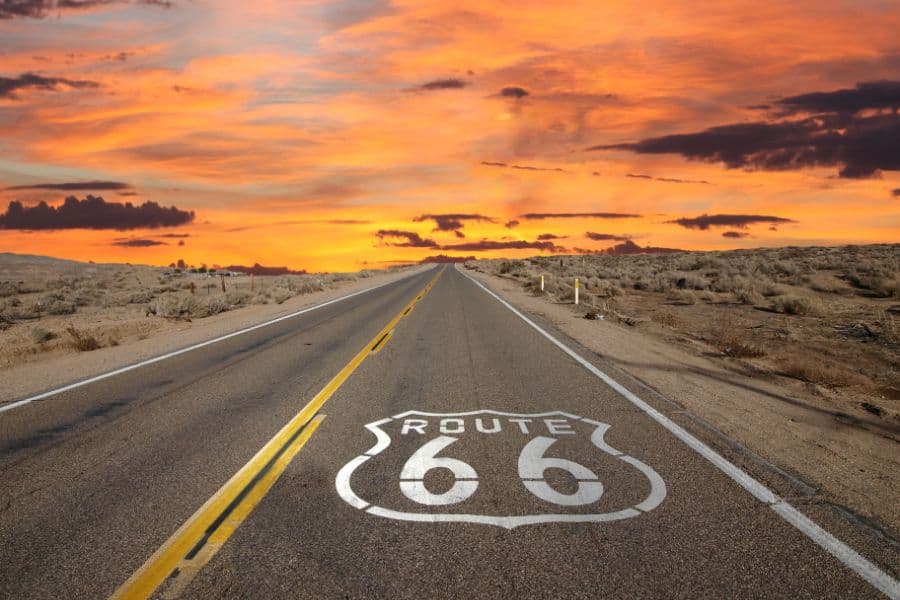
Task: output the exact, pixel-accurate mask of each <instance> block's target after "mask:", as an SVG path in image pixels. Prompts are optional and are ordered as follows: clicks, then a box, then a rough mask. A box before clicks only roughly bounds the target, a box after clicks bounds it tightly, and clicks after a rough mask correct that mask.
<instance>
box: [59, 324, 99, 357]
mask: <svg viewBox="0 0 900 600" xmlns="http://www.w3.org/2000/svg"><path fill="white" fill-rule="evenodd" d="M66 333H68V334H69V337H70V338H71V339H72V347H73V348H75V349H76V350H78V351H79V352H90V351H92V350H97V349H99V348H102V347H103V345H102V344H101V343H100V341H99V340H97V338H95V337H94V336H92V335H91V334H89V333H88V332H86V331H80V330H78V329H75V328H74V327H67V328H66Z"/></svg>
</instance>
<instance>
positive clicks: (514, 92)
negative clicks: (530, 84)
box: [500, 85, 528, 98]
mask: <svg viewBox="0 0 900 600" xmlns="http://www.w3.org/2000/svg"><path fill="white" fill-rule="evenodd" d="M500 95H501V96H503V97H504V98H524V97H525V96H527V95H528V90H526V89H525V88H520V87H518V86H515V85H511V86H508V87H505V88H503V89H502V90H500Z"/></svg>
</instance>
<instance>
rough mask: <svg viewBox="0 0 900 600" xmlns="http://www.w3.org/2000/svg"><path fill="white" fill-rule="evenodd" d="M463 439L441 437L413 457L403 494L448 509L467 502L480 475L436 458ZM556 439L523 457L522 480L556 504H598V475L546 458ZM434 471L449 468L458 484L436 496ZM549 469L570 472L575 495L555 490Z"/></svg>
mask: <svg viewBox="0 0 900 600" xmlns="http://www.w3.org/2000/svg"><path fill="white" fill-rule="evenodd" d="M458 440H459V438H455V437H450V436H440V437H438V438H435V439H433V440H431V441H430V442H428V443H426V444H424V445H423V446H422V447H421V448H419V449H418V450H416V452H415V453H414V454H413V455H412V456H410V457H409V460H407V461H406V464H405V465H403V470H402V471H401V473H400V491H402V492H403V495H404V496H406V497H407V498H409V499H410V500H412V501H413V502H418V503H419V504H424V505H426V506H445V505H448V504H456V503H459V502H462V501H464V500H467V499H468V498H469V497H470V496H472V494H474V493H475V490H476V489H477V488H478V474H477V473H476V472H475V469H473V468H472V466H471V465H469V464H468V463H465V462H463V461H461V460H459V459H457V458H439V457H437V456H435V455H436V454H437V453H438V452H440V451H442V450H444V449H445V448H447V447H448V446H450V445H451V444H453V443H454V442H456V441H458ZM555 442H556V440H555V439H554V438H550V437H543V436H542V437H536V438H534V439H533V440H531V441H530V442H528V444H526V445H525V447H524V448H523V449H522V453H521V454H519V462H518V465H519V478H520V479H522V483H523V484H525V487H526V488H528V491H530V492H531V493H532V494H534V495H535V496H537V497H538V498H540V499H541V500H544V501H545V502H552V503H553V504H560V505H562V506H583V505H585V504H593V503H594V502H597V501H598V500H599V499H600V497H601V496H602V495H603V484H602V483H600V480H599V478H598V477H597V475H596V474H595V473H594V472H593V471H591V470H590V469H588V468H587V467H585V466H584V465H580V464H578V463H577V462H575V461H571V460H566V459H563V458H546V457H544V453H545V452H546V451H547V450H548V449H549V448H550V446H552V445H553V444H554V443H555ZM432 469H449V470H450V472H452V473H453V477H454V478H455V481H454V482H453V485H452V486H451V487H450V489H449V490H447V491H446V492H444V493H442V494H434V493H432V492H429V491H428V490H427V489H426V488H425V474H426V473H427V472H428V471H430V470H432ZM547 469H561V470H563V471H566V472H568V473H569V474H571V475H572V477H574V478H575V480H576V481H577V482H578V489H577V490H576V491H575V492H574V493H573V494H563V493H561V492H558V491H556V490H554V489H553V488H552V487H550V484H548V483H547V482H546V481H545V480H544V471H546V470H547Z"/></svg>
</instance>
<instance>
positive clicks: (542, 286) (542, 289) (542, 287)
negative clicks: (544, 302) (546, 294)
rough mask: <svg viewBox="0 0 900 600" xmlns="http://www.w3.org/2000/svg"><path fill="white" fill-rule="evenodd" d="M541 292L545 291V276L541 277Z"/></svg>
mask: <svg viewBox="0 0 900 600" xmlns="http://www.w3.org/2000/svg"><path fill="white" fill-rule="evenodd" d="M541 291H542V292H543V291H544V276H543V275H541Z"/></svg>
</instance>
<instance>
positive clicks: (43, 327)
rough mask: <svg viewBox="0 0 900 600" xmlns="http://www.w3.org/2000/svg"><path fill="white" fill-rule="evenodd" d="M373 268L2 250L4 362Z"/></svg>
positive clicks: (97, 342) (282, 295) (141, 332)
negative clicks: (287, 271) (301, 269)
mask: <svg viewBox="0 0 900 600" xmlns="http://www.w3.org/2000/svg"><path fill="white" fill-rule="evenodd" d="M400 268H403V267H396V268H394V269H391V270H397V269H400ZM373 273H374V272H373V271H360V272H358V273H325V274H315V275H283V276H256V277H251V276H248V275H242V276H231V275H229V276H228V277H221V276H220V274H218V273H191V272H187V271H182V270H179V269H174V268H157V267H149V266H138V265H124V264H109V265H96V264H93V263H77V262H73V261H65V260H58V259H52V258H48V257H37V256H22V255H15V254H0V367H2V366H12V365H14V364H18V363H21V362H27V361H31V360H36V359H39V358H42V357H44V356H48V355H55V354H62V353H70V352H73V351H77V352H89V351H92V350H97V349H99V348H102V347H107V346H117V345H119V344H121V343H126V342H128V341H129V340H137V339H145V338H147V337H148V336H150V335H152V334H153V332H154V331H158V330H161V329H165V328H167V327H169V328H171V327H172V324H173V323H176V322H177V323H179V324H183V323H186V322H191V321H194V320H196V319H203V318H205V317H209V316H212V315H216V314H220V313H223V312H226V311H231V310H235V309H238V308H241V307H244V306H250V305H260V304H281V303H284V302H286V301H287V300H289V299H291V298H294V297H296V296H300V295H304V294H310V293H313V292H318V291H322V290H326V289H329V288H331V287H334V286H335V284H337V283H339V282H342V281H353V280H356V279H360V278H365V277H369V276H371V275H372V274H373ZM182 326H183V325H182Z"/></svg>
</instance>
